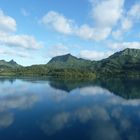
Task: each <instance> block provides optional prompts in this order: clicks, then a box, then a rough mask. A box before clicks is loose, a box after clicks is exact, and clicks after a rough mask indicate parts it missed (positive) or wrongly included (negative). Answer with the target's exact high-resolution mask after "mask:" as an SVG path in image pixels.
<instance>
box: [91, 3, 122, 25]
mask: <svg viewBox="0 0 140 140" xmlns="http://www.w3.org/2000/svg"><path fill="white" fill-rule="evenodd" d="M90 2H91V4H92V11H91V15H92V18H93V19H94V21H95V22H96V26H99V27H101V28H103V27H105V28H106V27H110V28H112V27H113V26H114V25H115V24H116V23H117V22H118V20H119V19H120V17H121V16H122V12H123V5H124V0H98V1H96V0H95V1H94V0H92V1H90Z"/></svg>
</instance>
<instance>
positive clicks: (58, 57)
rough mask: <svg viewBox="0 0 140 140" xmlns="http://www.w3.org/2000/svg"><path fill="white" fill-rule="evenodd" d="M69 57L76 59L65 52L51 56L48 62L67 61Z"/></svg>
mask: <svg viewBox="0 0 140 140" xmlns="http://www.w3.org/2000/svg"><path fill="white" fill-rule="evenodd" d="M71 59H78V58H76V57H75V56H73V55H71V54H70V53H68V54H65V55H61V56H56V57H53V58H52V59H51V60H50V61H49V62H48V63H52V62H67V61H69V60H71Z"/></svg>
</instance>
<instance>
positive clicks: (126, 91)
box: [50, 79, 140, 99]
mask: <svg viewBox="0 0 140 140" xmlns="http://www.w3.org/2000/svg"><path fill="white" fill-rule="evenodd" d="M94 85H96V86H100V87H102V88H105V89H107V90H109V91H110V92H112V93H114V94H116V95H119V96H121V97H123V98H126V99H134V98H140V80H138V79H137V80H134V79H129V80H128V79H100V80H96V81H68V80H51V81H50V86H52V87H53V88H56V89H61V90H65V91H67V92H70V91H72V90H73V89H75V88H81V87H86V86H94Z"/></svg>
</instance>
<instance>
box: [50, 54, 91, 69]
mask: <svg viewBox="0 0 140 140" xmlns="http://www.w3.org/2000/svg"><path fill="white" fill-rule="evenodd" d="M91 63H92V62H91V61H90V60H85V59H82V58H77V57H75V56H72V55H71V54H66V55H62V56H56V57H54V58H52V59H51V60H50V61H49V62H48V63H47V67H49V68H53V69H64V68H66V69H83V70H85V69H87V68H88V67H89V66H90V65H91Z"/></svg>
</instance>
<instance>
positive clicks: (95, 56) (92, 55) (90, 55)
mask: <svg viewBox="0 0 140 140" xmlns="http://www.w3.org/2000/svg"><path fill="white" fill-rule="evenodd" d="M112 54H113V51H107V52H100V51H92V50H82V51H81V52H80V57H82V58H85V59H90V60H101V59H103V58H107V57H108V56H110V55H112Z"/></svg>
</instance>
